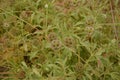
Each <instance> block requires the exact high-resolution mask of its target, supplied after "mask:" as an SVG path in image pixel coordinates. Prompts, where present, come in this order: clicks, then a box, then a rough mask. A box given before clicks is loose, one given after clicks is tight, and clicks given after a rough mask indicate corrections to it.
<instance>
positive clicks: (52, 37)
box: [48, 32, 57, 42]
mask: <svg viewBox="0 0 120 80" xmlns="http://www.w3.org/2000/svg"><path fill="white" fill-rule="evenodd" d="M56 39H57V35H56V34H55V33H53V32H51V33H49V34H48V40H49V41H50V42H51V41H53V40H56Z"/></svg>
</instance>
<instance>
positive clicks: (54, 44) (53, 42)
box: [51, 40, 62, 50]
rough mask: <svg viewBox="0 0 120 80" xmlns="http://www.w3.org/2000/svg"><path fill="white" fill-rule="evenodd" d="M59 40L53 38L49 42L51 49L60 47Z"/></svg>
mask: <svg viewBox="0 0 120 80" xmlns="http://www.w3.org/2000/svg"><path fill="white" fill-rule="evenodd" d="M61 46H62V45H61V42H60V41H59V40H53V41H52V42H51V48H52V49H53V50H59V49H60V48H61Z"/></svg>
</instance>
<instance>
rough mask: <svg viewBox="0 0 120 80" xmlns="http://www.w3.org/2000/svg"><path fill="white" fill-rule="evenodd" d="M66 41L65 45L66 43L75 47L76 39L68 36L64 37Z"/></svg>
mask: <svg viewBox="0 0 120 80" xmlns="http://www.w3.org/2000/svg"><path fill="white" fill-rule="evenodd" d="M64 43H65V45H66V46H67V47H73V46H74V44H75V41H74V39H73V38H72V37H66V38H65V39H64Z"/></svg>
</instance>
